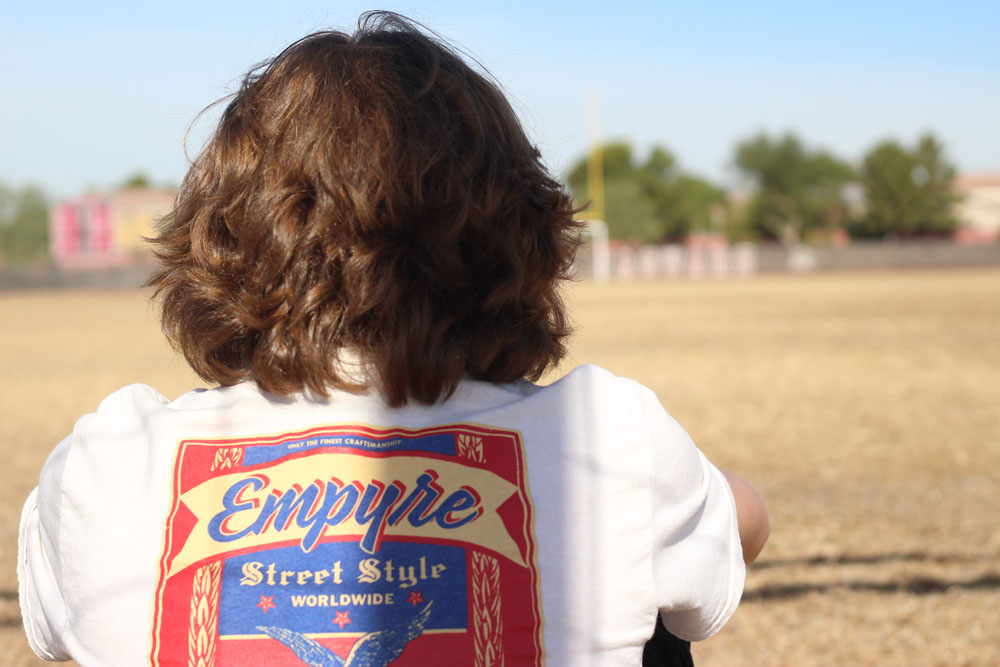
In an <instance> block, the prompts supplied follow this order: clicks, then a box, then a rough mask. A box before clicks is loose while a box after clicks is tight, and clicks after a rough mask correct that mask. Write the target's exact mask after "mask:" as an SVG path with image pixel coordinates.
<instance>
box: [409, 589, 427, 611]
mask: <svg viewBox="0 0 1000 667" xmlns="http://www.w3.org/2000/svg"><path fill="white" fill-rule="evenodd" d="M406 601H407V602H409V603H410V604H412V605H413V606H414V607H416V606H417V605H418V604H420V603H421V602H423V601H424V596H423V594H422V593H421V592H420V591H410V597H408V598H406Z"/></svg>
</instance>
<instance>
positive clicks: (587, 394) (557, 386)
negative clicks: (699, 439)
mask: <svg viewBox="0 0 1000 667" xmlns="http://www.w3.org/2000/svg"><path fill="white" fill-rule="evenodd" d="M541 390H543V391H547V392H553V393H557V394H559V395H560V396H566V397H573V396H575V397H577V398H579V399H581V400H588V401H590V402H591V403H592V405H593V406H594V408H595V409H601V410H609V409H611V410H615V411H617V412H619V413H622V414H628V415H630V416H632V417H641V418H642V419H644V420H645V421H646V422H647V423H648V425H649V427H650V430H651V431H653V432H654V433H659V434H667V433H669V434H670V435H674V436H682V437H684V438H687V433H686V432H685V431H684V429H683V428H681V426H680V424H678V423H677V421H676V420H675V419H674V418H673V417H671V416H670V414H669V413H667V411H666V410H665V409H664V407H663V405H662V404H661V403H660V399H659V398H658V397H657V395H656V392H654V391H653V390H652V389H650V388H649V387H647V386H645V385H644V384H642V383H641V382H639V381H637V380H634V379H632V378H627V377H621V376H619V375H615V374H614V373H612V372H611V371H609V370H607V369H606V368H602V367H601V366H597V365H595V364H584V365H582V366H577V367H576V368H574V369H573V370H572V371H570V372H569V373H567V374H566V375H565V376H563V377H562V378H560V379H559V380H557V381H556V382H553V383H552V384H551V385H548V386H547V387H542V388H541Z"/></svg>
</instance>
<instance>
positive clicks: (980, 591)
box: [0, 0, 1000, 665]
mask: <svg viewBox="0 0 1000 667" xmlns="http://www.w3.org/2000/svg"><path fill="white" fill-rule="evenodd" d="M375 8H380V9H391V10H395V11H398V12H400V13H402V14H404V15H406V16H409V17H410V18H412V19H415V20H417V21H419V22H422V23H424V24H425V25H427V26H428V27H430V28H432V29H433V30H435V31H436V32H438V33H439V34H440V35H441V36H442V37H443V38H445V39H446V40H448V41H449V42H450V43H452V44H454V45H456V46H458V47H459V48H460V49H462V50H464V51H465V52H466V53H467V54H469V55H470V56H471V57H474V58H475V59H476V60H478V62H479V63H480V64H481V65H482V66H483V67H484V68H485V69H487V70H488V71H489V72H491V73H492V74H493V75H494V76H495V77H496V79H497V80H498V81H499V82H500V83H501V85H502V86H503V88H504V90H505V92H506V93H507V95H508V96H509V98H510V99H511V101H512V102H513V104H514V106H515V109H516V110H517V111H518V113H519V115H520V116H521V119H522V122H523V124H524V126H525V128H526V130H527V132H528V134H529V136H530V137H531V138H532V139H533V140H534V141H535V142H536V143H537V145H538V147H539V149H540V150H541V152H542V155H543V158H544V160H545V162H546V164H547V165H548V167H549V169H550V171H551V172H552V173H553V174H554V175H556V176H557V177H559V178H561V179H563V180H565V182H566V183H567V185H568V186H569V188H570V189H571V191H572V192H573V194H574V196H575V197H576V198H577V199H578V201H579V202H580V203H581V204H583V203H587V202H589V203H590V207H589V209H588V210H587V212H586V213H585V214H584V215H585V216H586V217H587V218H588V219H589V220H590V224H589V228H588V235H587V237H588V240H589V243H588V244H587V245H586V246H585V247H584V248H583V250H582V251H581V254H580V258H579V262H578V274H579V277H580V280H579V281H577V282H576V283H574V284H573V285H572V286H570V287H569V288H568V290H567V298H568V299H569V301H570V304H571V306H572V312H573V316H574V320H575V322H576V325H577V332H578V333H577V336H576V338H575V340H574V343H573V347H572V353H571V359H570V360H569V361H568V362H567V363H566V364H565V365H564V366H563V367H562V368H560V370H559V372H558V373H556V374H554V375H553V376H551V377H550V378H548V379H554V378H555V377H557V376H558V375H559V374H561V373H563V372H565V371H567V370H568V369H569V368H571V367H572V365H573V364H575V363H586V362H591V363H598V364H601V365H603V366H606V367H608V368H609V369H611V370H612V371H614V372H616V373H618V374H621V375H627V376H631V377H635V378H637V379H639V380H640V381H642V382H644V383H645V384H647V385H649V386H650V387H651V388H653V389H654V390H655V391H656V392H657V394H658V395H659V397H660V399H661V401H662V402H663V404H664V405H665V407H666V408H667V409H668V411H670V412H671V413H672V414H673V415H674V416H675V417H677V418H678V420H679V421H680V422H681V423H682V424H684V425H685V426H686V427H687V429H688V430H689V431H690V432H691V434H692V436H693V437H694V438H695V441H696V442H697V443H698V444H699V445H700V446H701V447H702V448H703V449H704V450H705V451H706V452H707V453H708V454H709V456H710V457H711V458H712V459H713V460H715V461H716V462H717V463H719V464H720V465H723V466H726V467H732V468H733V469H734V470H736V471H737V472H739V473H741V474H743V475H745V476H746V477H747V478H749V479H750V480H751V481H752V482H754V483H755V485H756V486H757V487H758V488H759V489H760V490H761V491H762V493H763V494H764V496H765V498H766V500H767V501H768V503H769V505H770V507H771V510H772V517H773V520H774V532H773V537H772V540H771V542H770V544H769V545H768V547H767V548H766V550H765V552H764V554H763V556H762V559H761V561H760V562H759V564H758V565H757V566H756V567H755V568H753V569H752V570H751V572H750V575H749V579H748V583H747V594H746V598H745V603H744V606H743V607H742V608H741V610H740V611H739V612H738V613H737V615H736V617H734V619H733V621H732V622H731V623H730V624H729V625H728V626H727V627H726V628H725V629H724V630H723V631H722V632H721V633H720V634H719V635H718V636H717V637H716V638H713V639H712V640H709V641H708V642H705V643H703V644H702V645H699V646H697V647H696V649H695V656H696V664H702V665H742V664H746V665H827V664H844V663H848V662H853V663H856V664H872V665H875V664H877V665H914V664H941V665H945V664H947V665H962V664H967V665H984V664H1000V642H998V641H997V639H996V632H995V629H994V628H992V627H991V625H990V620H989V619H990V618H991V617H992V611H993V610H995V609H996V608H997V607H998V606H1000V526H998V520H997V518H996V517H997V516H1000V500H998V499H1000V472H998V471H1000V408H998V407H997V406H998V405H1000V351H998V350H1000V346H998V345H997V340H998V339H1000V124H998V123H997V120H996V119H997V118H1000V48H998V47H997V41H996V27H997V25H1000V5H998V4H997V3H996V2H986V1H982V2H971V1H959V2H954V3H951V4H949V5H947V6H944V5H940V4H932V3H912V2H910V3H903V2H894V1H893V2H882V3H870V2H868V3H861V2H840V3H836V4H834V3H820V4H817V3H792V2H787V3H785V2H763V3H736V2H717V3H700V4H696V3H674V2H655V3H654V2H630V1H624V2H617V3H591V2H576V3H565V2H549V3H539V2H531V3H529V2H520V1H513V2H508V3H506V4H504V5H503V6H500V5H497V4H495V3H476V2H395V3H385V4H383V5H380V6H378V7H373V6H372V5H370V4H365V3H359V2H326V3H321V2H307V1H290V2H283V3H273V2H271V3H264V2H257V1H249V2H240V3H228V2H217V3H211V2H210V3H194V2H188V1H186V0H184V1H180V2H174V3H171V4H169V5H162V4H161V5H143V4H136V3H118V2H96V3H90V4H81V3H67V2H54V3H47V4H40V3H13V2H8V3H3V4H2V5H0V58H2V62H3V63H4V65H3V67H0V341H2V343H3V344H2V345H0V448H3V452H4V457H5V460H7V461H8V465H7V466H5V472H4V481H5V482H6V483H5V484H4V485H3V490H2V491H0V663H2V664H5V665H6V664H13V665H20V664H25V665H28V664H35V663H34V661H33V658H32V657H31V653H30V650H29V649H28V648H27V644H26V641H25V640H24V638H23V633H22V630H21V628H20V616H19V612H18V609H17V599H16V579H15V576H14V563H15V555H14V553H15V552H14V544H15V540H16V519H17V515H18V512H19V508H20V504H21V502H23V498H24V497H25V496H26V495H27V493H28V491H29V490H30V488H31V487H32V486H34V484H35V483H36V480H37V476H38V472H39V470H40V468H41V465H42V463H43V462H44V460H45V457H46V456H47V455H48V452H49V451H51V448H52V447H53V446H54V445H55V444H56V443H57V442H58V441H59V439H61V438H62V437H63V436H64V435H65V434H66V433H68V432H69V430H70V429H71V428H72V424H73V422H74V420H75V419H76V418H77V417H79V416H80V415H82V414H84V413H86V412H89V411H92V410H93V409H94V408H95V407H96V405H97V403H98V402H99V401H100V400H101V398H103V397H104V396H105V395H107V394H108V393H110V392H111V391H113V390H114V389H116V388H118V387H120V386H122V385H124V384H128V383H130V382H146V383H149V384H152V385H154V386H156V387H157V388H158V389H160V390H161V391H162V392H164V393H165V394H167V395H168V396H171V397H174V396H176V395H179V394H180V393H181V392H183V391H184V390H186V389H188V388H190V387H191V386H195V385H196V384H197V383H198V380H197V378H195V377H193V375H192V374H191V373H190V371H189V370H188V369H187V368H186V366H185V365H184V363H183V360H181V359H179V358H178V357H177V356H176V355H174V354H173V352H172V351H170V350H169V348H168V347H167V346H166V344H165V343H164V342H163V341H162V340H161V338H160V336H159V333H158V325H157V322H156V317H155V313H154V312H153V310H152V309H151V308H150V306H149V305H148V303H147V300H148V297H149V294H148V293H147V292H145V291H143V290H141V289H139V287H138V286H139V285H141V283H142V281H143V279H144V277H145V275H146V274H147V273H148V271H149V270H150V266H151V258H150V256H149V252H148V249H147V248H146V246H145V244H144V243H143V242H142V240H141V237H142V236H145V235H149V234H152V233H153V231H154V228H155V221H156V220H157V219H158V218H159V217H160V216H162V215H164V214H165V213H167V212H168V211H169V209H170V206H171V202H172V198H173V194H174V191H175V188H176V187H177V186H178V185H179V183H180V181H181V180H182V178H183V176H184V173H185V171H186V168H187V161H188V156H194V155H195V154H196V153H197V151H198V149H199V147H200V145H201V144H202V142H203V141H204V140H205V138H206V137H207V135H208V133H209V132H210V131H211V128H212V127H213V126H214V123H215V122H216V120H217V118H218V113H219V111H220V108H218V107H216V108H214V109H210V110H208V111H207V112H206V113H205V114H203V115H202V116H200V118H199V119H198V120H197V121H196V122H193V120H194V119H195V117H196V116H197V115H198V113H199V112H200V111H201V110H202V109H204V108H205V107H206V106H208V105H209V104H210V103H212V102H214V101H215V100H217V99H219V98H222V97H224V96H226V95H227V94H229V93H232V92H234V91H235V90H236V89H237V87H238V85H239V82H240V79H241V77H242V75H243V74H244V73H245V72H246V71H247V70H248V69H249V68H251V67H252V66H253V65H254V64H256V63H258V62H260V61H262V60H264V59H266V58H268V57H271V56H273V55H276V54H277V53H278V52H279V51H280V50H281V49H282V48H283V47H284V46H286V45H287V44H288V43H290V42H291V41H293V40H295V39H297V38H299V37H301V36H303V35H305V34H307V33H309V32H311V31H314V30H317V29H325V28H336V29H343V30H346V31H351V30H352V29H353V27H354V25H355V24H356V20H357V17H358V15H359V14H360V13H361V12H363V11H365V10H368V9H375Z"/></svg>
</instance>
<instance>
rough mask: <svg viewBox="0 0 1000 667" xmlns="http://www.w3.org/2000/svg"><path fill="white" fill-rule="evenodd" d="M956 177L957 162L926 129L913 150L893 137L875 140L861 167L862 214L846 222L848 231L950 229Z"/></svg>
mask: <svg viewBox="0 0 1000 667" xmlns="http://www.w3.org/2000/svg"><path fill="white" fill-rule="evenodd" d="M954 180H955V167H954V166H953V165H952V164H950V163H949V162H948V160H947V159H946V157H945V154H944V148H943V147H942V145H941V143H940V142H939V141H938V140H937V139H935V138H934V136H932V135H930V134H927V135H924V136H923V137H921V138H920V139H919V141H918V142H917V145H916V147H914V148H913V149H912V150H907V149H906V148H905V147H904V146H902V145H900V144H899V143H897V142H895V141H884V142H882V143H880V144H878V145H877V146H875V147H874V148H872V149H871V150H870V151H869V152H868V154H867V155H865V158H864V162H863V164H862V167H861V184H862V186H863V188H864V194H865V213H864V214H863V215H862V216H861V217H860V218H859V219H858V220H857V221H855V222H854V223H853V224H852V225H851V226H850V232H851V234H853V235H854V236H859V237H884V236H888V235H896V236H902V237H907V236H919V235H937V234H947V233H950V232H952V231H954V230H955V227H956V226H957V225H958V222H957V220H956V219H955V215H954V212H953V208H954V204H955V202H956V200H957V198H956V196H955V194H954V190H953V188H952V186H953V182H954Z"/></svg>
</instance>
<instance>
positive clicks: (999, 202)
mask: <svg viewBox="0 0 1000 667" xmlns="http://www.w3.org/2000/svg"><path fill="white" fill-rule="evenodd" d="M954 187H955V192H956V193H957V194H958V195H959V196H960V197H961V200H960V201H959V202H958V204H957V205H956V206H955V217H957V218H958V221H959V225H960V226H959V229H958V231H956V232H955V240H956V241H958V242H960V243H994V242H996V241H1000V172H994V173H979V174H960V175H959V176H958V177H957V178H956V179H955V186H954Z"/></svg>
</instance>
